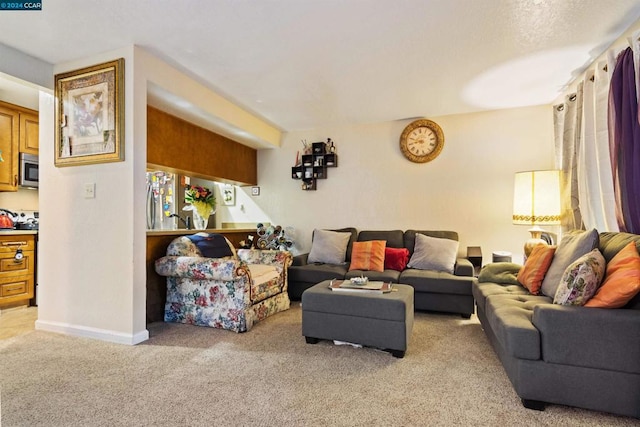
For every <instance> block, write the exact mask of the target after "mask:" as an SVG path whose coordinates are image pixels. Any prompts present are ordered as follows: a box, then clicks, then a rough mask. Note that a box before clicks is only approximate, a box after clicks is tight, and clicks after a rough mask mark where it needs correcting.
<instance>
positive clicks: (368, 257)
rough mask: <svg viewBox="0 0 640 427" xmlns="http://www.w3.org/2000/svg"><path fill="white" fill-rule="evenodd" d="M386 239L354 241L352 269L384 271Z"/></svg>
mask: <svg viewBox="0 0 640 427" xmlns="http://www.w3.org/2000/svg"><path fill="white" fill-rule="evenodd" d="M386 245H387V242H386V240H369V241H367V242H353V250H352V252H351V265H350V266H349V271H351V270H364V271H368V270H371V271H378V272H380V273H382V272H383V271H384V249H385V247H386Z"/></svg>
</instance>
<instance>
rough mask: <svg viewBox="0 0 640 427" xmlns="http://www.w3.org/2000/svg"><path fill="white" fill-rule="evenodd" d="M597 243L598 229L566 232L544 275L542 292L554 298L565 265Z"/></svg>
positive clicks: (589, 250)
mask: <svg viewBox="0 0 640 427" xmlns="http://www.w3.org/2000/svg"><path fill="white" fill-rule="evenodd" d="M599 243H600V239H599V236H598V231H597V230H596V229H595V228H594V229H592V230H589V231H584V232H576V233H570V234H566V235H565V236H564V237H563V238H562V241H561V242H560V246H558V249H556V253H555V255H554V256H553V261H551V265H550V266H549V270H547V274H546V275H545V276H544V280H543V281H542V289H541V290H542V293H543V294H544V295H546V296H548V297H551V298H554V297H555V295H556V291H557V290H558V286H560V281H561V280H562V275H563V274H564V271H565V270H566V269H567V267H568V266H569V265H570V264H572V263H573V262H575V261H576V260H577V259H578V258H580V257H581V256H583V255H585V254H588V253H589V252H591V251H592V250H594V249H595V248H597V247H598V244H599Z"/></svg>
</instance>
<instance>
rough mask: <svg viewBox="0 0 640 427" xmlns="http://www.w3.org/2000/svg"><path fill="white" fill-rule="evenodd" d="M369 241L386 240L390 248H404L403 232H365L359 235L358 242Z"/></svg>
mask: <svg viewBox="0 0 640 427" xmlns="http://www.w3.org/2000/svg"><path fill="white" fill-rule="evenodd" d="M369 240H384V241H385V242H387V247H388V248H404V233H403V232H402V230H363V231H361V232H360V233H358V242H367V241H369Z"/></svg>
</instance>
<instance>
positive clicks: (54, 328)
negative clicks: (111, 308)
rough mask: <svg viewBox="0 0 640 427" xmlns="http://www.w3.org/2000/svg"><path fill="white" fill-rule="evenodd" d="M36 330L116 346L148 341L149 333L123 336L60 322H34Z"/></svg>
mask: <svg viewBox="0 0 640 427" xmlns="http://www.w3.org/2000/svg"><path fill="white" fill-rule="evenodd" d="M35 326H36V329H37V330H39V331H49V332H56V333H59V334H64V335H71V336H75V337H84V338H93V339H96V340H100V341H108V342H112V343H116V344H127V345H135V344H139V343H141V342H143V341H146V340H148V339H149V331H148V330H146V329H145V330H144V331H141V332H138V333H136V334H133V335H132V334H125V333H122V332H116V331H110V330H107V329H98V328H91V327H88V326H78V325H70V324H68V323H61V322H49V321H46V320H36V325H35Z"/></svg>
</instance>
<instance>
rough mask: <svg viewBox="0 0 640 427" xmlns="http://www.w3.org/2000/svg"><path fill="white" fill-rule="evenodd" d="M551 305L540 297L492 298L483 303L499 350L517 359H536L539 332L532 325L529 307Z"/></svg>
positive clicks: (504, 296) (499, 296)
mask: <svg viewBox="0 0 640 427" xmlns="http://www.w3.org/2000/svg"><path fill="white" fill-rule="evenodd" d="M538 304H551V298H549V297H546V296H544V295H541V296H535V295H492V296H489V297H488V298H487V300H486V307H485V308H486V316H487V320H488V322H489V325H490V326H491V330H492V331H493V333H494V335H495V336H496V337H497V339H498V341H500V344H501V346H502V348H503V349H504V350H505V351H506V353H507V354H509V355H510V356H513V357H516V358H518V359H529V360H539V359H540V354H541V353H540V332H539V331H538V329H536V327H535V326H533V323H532V321H531V319H532V318H533V307H535V306H536V305H538Z"/></svg>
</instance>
